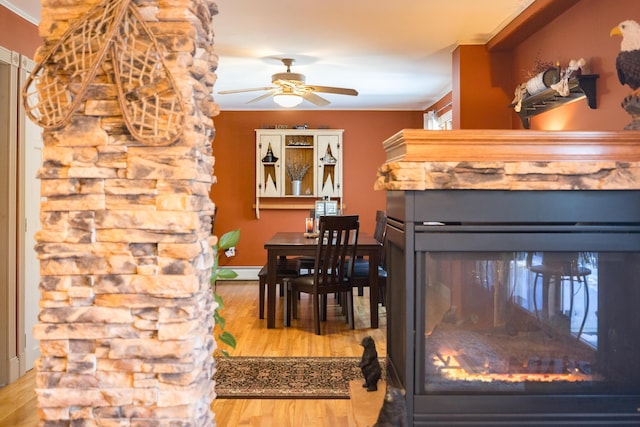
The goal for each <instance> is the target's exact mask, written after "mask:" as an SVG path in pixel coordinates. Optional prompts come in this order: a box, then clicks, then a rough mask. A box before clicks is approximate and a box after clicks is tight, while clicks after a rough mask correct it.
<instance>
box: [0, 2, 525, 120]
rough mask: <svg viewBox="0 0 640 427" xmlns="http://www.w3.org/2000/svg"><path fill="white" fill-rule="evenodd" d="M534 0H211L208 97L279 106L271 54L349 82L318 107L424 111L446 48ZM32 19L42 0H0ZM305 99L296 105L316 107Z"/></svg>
mask: <svg viewBox="0 0 640 427" xmlns="http://www.w3.org/2000/svg"><path fill="white" fill-rule="evenodd" d="M532 2H533V0H482V1H479V0H394V1H393V2H389V1H388V0H320V1H311V0H270V1H256V0H217V4H218V8H219V12H220V13H219V14H218V15H217V16H215V17H214V18H213V24H214V31H215V50H216V52H217V53H218V55H219V56H220V62H219V67H218V71H217V74H218V81H217V83H216V85H215V88H214V98H215V101H216V102H217V103H218V104H219V105H220V108H221V109H222V110H223V111H224V110H272V109H280V108H281V107H278V106H277V105H276V104H275V103H274V102H273V100H272V99H271V98H268V99H264V100H262V101H259V102H256V103H252V104H246V102H247V101H249V100H251V99H253V98H255V97H257V96H259V95H261V94H262V93H263V92H248V93H240V94H233V95H219V94H217V92H218V91H219V90H229V89H243V88H255V87H264V86H269V85H270V84H271V75H272V74H274V73H279V72H284V71H285V68H284V66H283V65H282V63H281V62H280V61H279V59H278V58H294V59H295V60H296V61H295V63H294V65H293V66H292V69H291V70H292V71H293V72H297V73H302V74H304V75H305V76H306V81H307V84H315V85H323V86H338V87H348V88H354V89H356V90H357V91H358V92H359V95H358V96H357V97H352V96H344V95H333V94H321V95H322V96H323V97H324V98H326V99H328V100H329V101H331V104H330V105H328V106H327V107H322V109H334V110H423V109H424V108H426V107H428V106H430V105H432V104H433V103H434V102H435V101H437V100H439V99H440V98H441V97H442V96H443V95H445V94H446V93H448V92H449V91H450V90H451V73H452V66H451V53H452V51H453V49H454V48H455V47H456V46H457V45H458V44H462V43H486V42H487V41H488V40H489V39H490V38H491V37H492V36H493V35H495V34H496V33H497V32H498V31H499V30H500V29H502V28H503V27H504V26H505V25H506V24H508V23H509V22H510V21H511V20H512V19H513V18H515V17H516V16H517V15H518V14H520V13H521V12H522V11H523V10H524V9H525V8H526V7H527V6H529V5H530V4H531V3H532ZM0 5H4V6H6V7H8V8H9V9H11V10H13V11H14V12H17V13H19V14H21V15H22V16H23V17H25V18H26V19H28V20H30V21H31V22H34V23H37V22H39V20H40V0H0ZM319 108H320V107H315V106H314V105H312V104H310V103H308V102H306V101H305V102H304V103H303V104H302V105H300V106H298V107H296V109H309V110H314V109H319Z"/></svg>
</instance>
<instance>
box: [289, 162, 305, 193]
mask: <svg viewBox="0 0 640 427" xmlns="http://www.w3.org/2000/svg"><path fill="white" fill-rule="evenodd" d="M309 168H310V165H309V164H308V163H302V162H300V161H291V162H288V163H287V175H288V176H289V179H290V180H291V194H293V195H294V196H299V195H300V189H301V187H302V179H303V178H304V176H305V175H306V174H307V171H308V170H309Z"/></svg>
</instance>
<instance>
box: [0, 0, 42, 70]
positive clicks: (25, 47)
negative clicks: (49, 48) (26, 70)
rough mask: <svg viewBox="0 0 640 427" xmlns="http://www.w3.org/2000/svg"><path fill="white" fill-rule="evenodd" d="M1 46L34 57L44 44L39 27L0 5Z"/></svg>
mask: <svg viewBox="0 0 640 427" xmlns="http://www.w3.org/2000/svg"><path fill="white" fill-rule="evenodd" d="M0 28H2V30H0V46H2V47H5V48H7V49H10V50H14V51H16V52H18V53H20V54H22V55H24V56H26V57H28V58H33V56H34V54H35V52H36V48H38V46H40V45H41V44H42V39H41V38H40V36H39V35H38V27H37V26H35V25H33V24H32V23H30V22H29V21H26V20H25V19H23V18H21V17H19V16H18V15H16V14H15V13H13V12H11V11H10V10H9V9H7V8H6V7H4V6H0Z"/></svg>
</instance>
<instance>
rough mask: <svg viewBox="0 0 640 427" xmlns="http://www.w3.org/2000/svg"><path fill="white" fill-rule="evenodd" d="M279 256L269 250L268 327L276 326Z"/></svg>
mask: <svg viewBox="0 0 640 427" xmlns="http://www.w3.org/2000/svg"><path fill="white" fill-rule="evenodd" d="M277 268H278V263H277V256H276V254H275V253H274V252H272V251H268V252H267V328H268V329H273V328H275V327H276V269H277Z"/></svg>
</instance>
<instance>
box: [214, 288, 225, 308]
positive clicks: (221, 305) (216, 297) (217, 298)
mask: <svg viewBox="0 0 640 427" xmlns="http://www.w3.org/2000/svg"><path fill="white" fill-rule="evenodd" d="M213 299H214V301H215V302H217V303H218V310H222V309H223V308H224V303H223V302H222V297H221V296H220V295H218V294H217V293H215V292H214V293H213Z"/></svg>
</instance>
